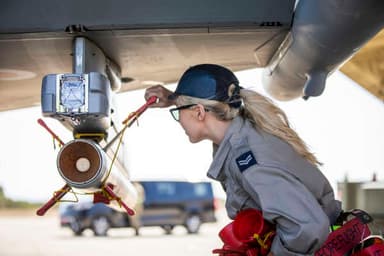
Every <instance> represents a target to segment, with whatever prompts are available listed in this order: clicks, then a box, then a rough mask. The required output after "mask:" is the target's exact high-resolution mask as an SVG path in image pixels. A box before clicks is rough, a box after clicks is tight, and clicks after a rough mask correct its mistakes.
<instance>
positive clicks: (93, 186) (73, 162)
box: [37, 97, 157, 216]
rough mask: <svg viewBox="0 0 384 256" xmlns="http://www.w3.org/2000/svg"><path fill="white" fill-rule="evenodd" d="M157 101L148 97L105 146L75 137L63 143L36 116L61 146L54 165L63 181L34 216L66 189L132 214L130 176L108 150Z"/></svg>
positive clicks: (133, 199)
mask: <svg viewBox="0 0 384 256" xmlns="http://www.w3.org/2000/svg"><path fill="white" fill-rule="evenodd" d="M156 100H157V98H156V97H151V98H150V99H148V101H147V102H146V103H145V104H144V105H143V106H142V107H140V108H139V109H138V110H136V111H135V112H133V113H131V114H130V115H129V116H128V117H127V119H125V120H124V122H123V124H124V125H125V126H124V128H123V129H122V130H121V131H120V132H118V133H117V134H116V136H115V137H114V138H112V139H111V141H110V142H109V143H108V144H107V145H106V146H105V147H104V148H102V147H101V146H100V145H99V144H98V142H97V140H92V139H84V138H78V139H74V140H72V141H70V142H68V143H64V142H62V141H61V140H60V139H59V137H58V136H57V135H56V134H55V133H54V132H53V131H52V130H51V129H49V127H48V126H47V125H46V124H45V123H44V121H43V120H42V119H39V120H38V123H39V124H40V125H41V126H42V127H44V128H45V129H46V130H47V131H48V132H49V133H50V134H51V135H52V136H53V138H54V139H55V140H57V141H58V142H59V143H60V145H61V146H62V147H61V149H60V151H59V153H58V155H57V160H56V164H57V170H58V172H59V174H60V176H61V177H62V178H63V180H64V181H65V183H66V184H65V186H64V187H62V188H61V189H60V190H58V191H56V192H55V193H54V195H53V197H52V198H51V199H50V200H49V201H48V202H47V203H46V204H44V205H43V206H42V207H41V208H40V209H38V210H37V215H39V216H42V215H44V214H45V213H46V211H48V210H49V209H50V208H51V207H52V206H53V205H54V204H55V203H56V202H58V201H60V200H61V199H62V198H63V197H64V196H65V195H66V193H68V192H73V193H75V194H92V195H93V196H94V198H93V202H94V203H98V202H102V203H106V204H108V205H109V206H110V207H112V208H114V209H116V210H118V211H124V210H125V211H126V212H127V213H128V214H129V215H134V211H133V210H132V209H131V207H133V206H134V205H135V204H136V200H137V191H136V189H135V188H134V186H133V184H132V183H131V182H130V180H129V178H128V177H127V176H126V175H125V174H124V173H123V172H122V171H121V169H119V168H117V165H116V164H114V161H115V157H116V155H115V156H112V157H110V156H109V155H108V154H107V150H108V149H109V148H110V147H111V145H112V144H113V143H114V142H115V141H117V139H118V138H120V137H121V136H123V134H124V131H125V130H126V129H127V128H128V127H130V126H131V125H132V123H133V122H134V121H135V120H137V118H138V117H139V116H140V115H141V114H142V113H143V112H144V111H145V110H146V109H147V108H148V107H149V106H150V105H151V104H153V103H155V102H156ZM118 148H119V147H118ZM116 151H118V149H117V150H116ZM115 154H117V152H116V153H115Z"/></svg>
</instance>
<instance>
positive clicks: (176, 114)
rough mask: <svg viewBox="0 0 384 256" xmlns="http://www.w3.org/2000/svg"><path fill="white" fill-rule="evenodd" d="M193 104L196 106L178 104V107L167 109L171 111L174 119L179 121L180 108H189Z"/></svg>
mask: <svg viewBox="0 0 384 256" xmlns="http://www.w3.org/2000/svg"><path fill="white" fill-rule="evenodd" d="M193 106H196V104H190V105H184V106H180V107H178V108H172V109H170V110H169V112H171V115H172V117H173V118H174V119H175V120H176V121H179V119H180V110H182V109H187V108H190V107H193Z"/></svg>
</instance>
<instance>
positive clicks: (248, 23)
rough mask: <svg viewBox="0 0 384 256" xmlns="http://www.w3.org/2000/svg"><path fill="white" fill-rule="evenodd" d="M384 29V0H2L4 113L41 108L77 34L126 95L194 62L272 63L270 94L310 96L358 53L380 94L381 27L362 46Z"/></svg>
mask: <svg viewBox="0 0 384 256" xmlns="http://www.w3.org/2000/svg"><path fill="white" fill-rule="evenodd" d="M383 26H384V1H382V0H366V1H361V0H349V1H334V0H322V1H315V0H314V1H299V0H296V1H295V0H284V1H282V0H239V1H236V2H233V1H230V0H210V1H206V0H195V1H180V0H163V1H150V0H143V1H134V0H111V1H108V2H106V1H99V0H97V1H95V0H83V1H75V0H68V1H59V0H36V1H27V0H3V1H1V3H0V57H1V58H0V111H4V110H10V109H15V108H22V107H29V106H34V105H40V91H41V82H42V78H43V77H44V76H45V75H47V74H57V73H72V72H74V71H73V70H75V67H73V63H75V61H74V60H73V58H74V57H73V55H74V54H73V41H74V39H75V38H78V37H84V38H87V39H89V40H90V41H92V42H93V43H94V44H95V45H97V46H98V47H99V48H100V49H102V51H103V52H104V54H105V56H106V57H107V58H108V60H109V61H110V62H111V63H114V64H116V66H117V70H118V73H119V75H120V77H121V81H122V86H121V89H120V91H128V90H134V89H138V88H145V87H148V86H150V85H153V84H158V83H169V82H175V81H176V80H177V79H178V78H179V77H180V75H181V74H182V72H183V71H184V70H185V69H186V68H188V67H189V66H191V65H195V64H198V63H217V64H221V65H225V66H227V67H229V68H231V69H233V70H234V71H238V70H243V69H248V68H256V67H263V68H266V72H265V74H264V76H263V77H264V79H263V83H264V86H265V87H266V89H267V91H268V92H269V93H270V94H271V96H273V97H274V98H276V99H279V100H290V99H293V98H297V97H304V98H308V97H310V96H318V95H320V94H321V93H322V92H323V90H324V87H325V81H326V78H327V77H328V76H329V74H331V73H332V72H333V71H334V70H335V69H337V68H339V67H341V66H342V65H343V64H344V63H345V62H346V61H347V60H348V59H350V58H351V57H352V56H354V55H355V54H356V53H357V54H356V56H355V57H354V58H352V59H351V61H350V62H348V63H347V64H346V65H344V66H343V68H342V69H341V70H342V71H343V72H345V73H346V74H347V75H349V76H350V77H351V78H352V79H354V80H355V81H357V82H358V83H360V84H362V85H363V86H365V85H366V84H371V85H366V86H370V87H371V88H374V89H372V90H371V92H373V93H374V94H375V95H377V96H379V97H381V98H382V97H383V90H384V89H383V86H384V82H383V81H384V78H383V74H384V72H383V65H382V64H381V63H382V62H383V58H384V57H383V52H384V42H383V36H382V33H381V34H379V35H378V36H377V37H375V38H374V39H373V42H372V44H368V45H367V46H365V47H364V48H363V49H362V50H361V51H359V49H360V48H361V47H363V46H364V45H365V44H366V43H367V41H369V40H370V39H371V38H372V37H373V36H374V35H375V34H377V32H378V31H380V30H382V29H383ZM365 49H368V50H365ZM89 54H95V53H92V52H90V53H89ZM95 65H96V64H95ZM257 82H259V81H255V83H257Z"/></svg>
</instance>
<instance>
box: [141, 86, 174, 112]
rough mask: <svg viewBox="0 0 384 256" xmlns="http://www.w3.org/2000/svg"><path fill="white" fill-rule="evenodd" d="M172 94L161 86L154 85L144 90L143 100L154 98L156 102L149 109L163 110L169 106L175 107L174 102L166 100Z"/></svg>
mask: <svg viewBox="0 0 384 256" xmlns="http://www.w3.org/2000/svg"><path fill="white" fill-rule="evenodd" d="M172 93H173V92H172V91H170V90H168V89H166V88H165V87H164V86H162V85H155V86H152V87H149V88H148V89H147V90H145V94H144V98H145V100H148V99H149V98H150V97H152V96H156V97H157V99H158V100H157V102H155V103H153V104H152V105H151V107H157V108H165V107H169V106H171V105H175V101H174V100H169V99H168V96H169V95H171V94H172Z"/></svg>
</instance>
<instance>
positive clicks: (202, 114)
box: [196, 104, 206, 121]
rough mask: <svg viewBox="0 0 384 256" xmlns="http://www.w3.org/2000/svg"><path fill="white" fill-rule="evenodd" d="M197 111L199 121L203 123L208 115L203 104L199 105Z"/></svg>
mask: <svg viewBox="0 0 384 256" xmlns="http://www.w3.org/2000/svg"><path fill="white" fill-rule="evenodd" d="M196 111H197V118H198V119H199V121H203V120H204V119H205V114H206V112H205V109H204V106H203V105H201V104H197V107H196Z"/></svg>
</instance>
